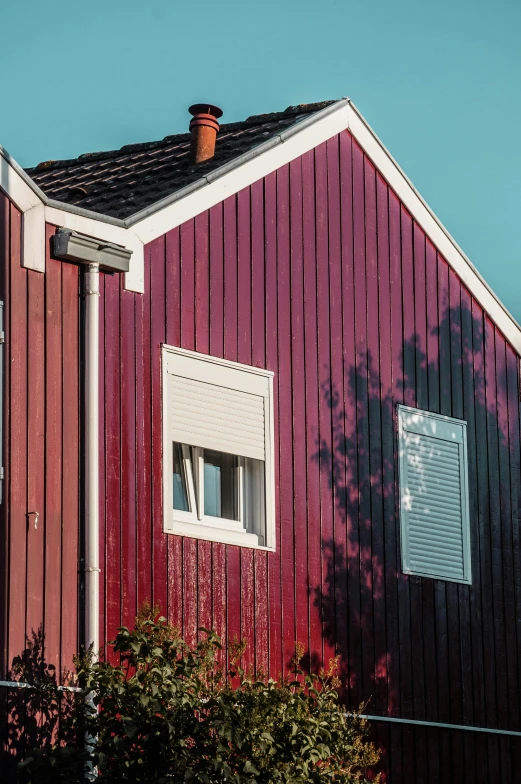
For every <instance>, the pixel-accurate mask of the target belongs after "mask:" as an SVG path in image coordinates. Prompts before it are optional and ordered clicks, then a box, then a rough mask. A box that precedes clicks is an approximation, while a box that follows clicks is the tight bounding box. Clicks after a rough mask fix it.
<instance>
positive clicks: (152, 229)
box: [0, 98, 521, 354]
mask: <svg viewBox="0 0 521 784" xmlns="http://www.w3.org/2000/svg"><path fill="white" fill-rule="evenodd" d="M343 130H349V131H350V133H352V135H353V136H354V138H355V139H356V140H357V142H358V143H359V144H360V146H361V147H362V149H363V150H364V151H365V152H366V154H367V155H368V156H369V158H371V160H372V161H373V163H374V165H375V166H376V168H377V169H378V170H379V171H380V173H381V174H382V176H383V177H384V178H385V179H386V180H387V182H388V184H389V185H390V187H391V188H392V189H393V190H394V191H395V193H396V195H397V196H398V198H399V199H400V200H401V201H402V203H403V204H404V206H405V207H406V208H407V209H408V210H409V212H410V213H411V215H412V217H413V218H414V220H415V221H416V222H417V223H418V224H419V225H420V226H421V227H422V228H423V230H424V231H425V232H426V234H427V236H428V237H429V239H430V240H431V241H432V243H433V244H434V245H435V246H436V247H437V248H438V250H439V251H440V253H441V254H442V255H443V256H444V258H445V259H446V260H447V262H448V263H449V264H450V266H451V267H452V268H453V269H454V271H455V272H456V273H457V275H458V276H459V277H460V278H461V280H462V281H463V283H464V284H465V286H466V287H467V288H468V289H469V291H470V293H471V294H472V295H473V296H474V297H475V298H476V300H477V301H478V302H479V303H480V305H481V306H482V307H483V308H484V310H485V311H486V312H487V313H488V315H489V316H490V317H491V318H492V320H493V321H494V322H495V324H496V325H497V326H498V328H499V329H500V330H501V331H502V332H503V334H504V335H505V337H506V338H507V340H508V341H509V342H510V343H511V344H512V346H513V347H514V348H515V350H516V351H517V352H518V353H519V354H521V327H520V326H519V325H518V324H517V322H516V321H515V319H514V318H513V316H512V315H511V314H510V313H509V312H508V310H507V309H506V308H505V307H504V305H503V304H502V303H501V302H500V300H499V299H498V298H497V296H496V295H495V294H494V292H493V291H492V290H491V289H490V287H489V286H488V285H487V283H486V282H485V281H484V279H483V278H482V277H481V275H480V274H479V272H478V271H477V270H476V269H475V267H474V266H473V265H472V263H471V262H470V260H469V259H468V258H467V256H466V255H465V254H464V253H463V251H462V250H461V248H459V246H458V245H457V243H456V242H455V241H454V239H453V238H452V237H451V235H450V234H449V232H448V231H447V230H446V229H445V227H444V226H443V225H442V224H441V222H440V221H439V220H438V218H437V217H436V216H435V215H434V213H433V212H432V210H431V209H430V208H429V207H428V206H427V204H426V203H425V201H424V200H423V199H422V197H421V196H420V194H419V193H418V191H417V190H416V189H415V188H414V186H413V185H412V183H411V182H410V180H409V179H408V178H407V177H406V175H405V174H404V172H403V171H402V170H401V169H400V167H399V166H398V164H397V163H396V161H395V160H394V159H393V157H392V156H391V155H390V153H389V152H388V151H387V149H386V148H385V146H384V145H383V144H382V142H381V141H380V140H379V138H378V137H377V136H376V134H375V133H374V131H373V130H372V129H371V128H370V126H369V125H368V124H367V123H366V121H365V120H364V119H363V117H362V116H361V114H360V113H359V112H358V110H357V109H356V107H355V106H354V105H353V103H352V102H351V101H350V100H349V99H347V98H343V99H342V100H340V101H338V102H337V103H336V104H333V105H330V106H328V107H326V108H325V109H323V110H321V111H319V112H317V113H316V114H314V115H311V116H310V117H309V118H308V119H306V120H304V121H302V123H296V124H295V125H294V126H291V127H290V128H288V130H287V131H285V132H283V133H281V134H279V135H278V136H277V137H275V138H274V139H270V140H269V141H268V142H266V144H263V145H260V146H259V148H257V149H256V150H252V151H250V153H247V154H246V155H244V156H240V157H239V158H238V159H237V160H236V161H233V162H232V163H231V164H226V165H225V166H223V167H221V168H220V169H217V170H215V171H214V172H212V173H211V174H209V175H207V177H205V178H202V180H201V181H199V182H198V183H193V184H192V185H191V186H190V188H187V189H186V191H187V192H186V195H184V196H183V195H182V193H179V194H177V195H176V194H173V195H172V197H169V198H168V199H166V200H162V201H160V202H158V203H157V204H155V205H152V207H150V208H148V209H147V210H146V211H141V212H139V213H136V214H135V216H130V217H129V218H127V219H126V220H124V221H121V220H117V219H114V218H110V217H109V216H102V215H99V214H98V213H94V212H89V211H87V210H82V209H79V208H75V207H73V206H71V205H67V204H63V203H59V202H56V201H52V200H50V199H47V198H46V197H45V195H44V194H43V192H42V191H41V190H40V188H38V186H36V184H35V183H34V182H33V181H32V180H31V179H30V177H29V176H28V175H27V174H26V173H25V172H24V171H23V169H21V168H20V167H19V166H18V165H17V164H16V162H15V161H14V160H13V159H12V158H10V156H9V155H8V154H7V153H6V152H5V150H3V149H2V148H1V147H0V186H1V187H2V189H3V190H4V191H5V192H6V193H7V195H8V196H9V197H10V198H11V199H12V200H13V202H14V203H15V204H16V205H17V207H18V208H19V209H20V210H21V211H22V212H23V213H24V214H26V213H28V212H29V211H31V215H30V218H29V217H28V219H27V220H24V266H27V267H29V268H30V269H35V270H38V271H40V272H43V271H44V270H45V246H44V243H43V242H42V243H40V240H39V237H42V236H44V234H43V232H44V225H45V222H46V221H47V222H49V223H54V224H56V225H58V226H63V227H65V228H71V229H74V230H75V231H79V232H81V233H84V234H90V235H91V236H94V237H97V238H99V239H107V241H110V242H115V243H117V244H121V245H124V246H125V247H128V248H130V249H131V250H132V251H133V253H132V257H131V261H130V271H129V272H128V273H126V275H125V288H127V289H129V290H131V291H136V292H140V293H142V292H143V291H144V253H143V246H144V244H146V243H149V242H151V241H152V240H154V239H156V238H157V237H160V236H162V235H163V234H166V233H167V232H168V231H170V230H171V229H174V228H176V227H177V226H179V225H181V224H182V223H184V222H185V221H187V220H190V219H191V218H194V217H195V216H196V215H199V214H200V213H201V212H204V211H205V210H207V209H209V208H210V207H212V206H214V205H215V204H218V203H219V202H221V201H222V200H223V199H225V198H227V197H228V196H231V195H233V194H235V193H237V192H238V191H240V190H242V189H243V188H245V187H247V186H249V185H251V184H252V183H254V182H256V181H257V180H260V179H261V178H262V177H265V176H267V175H268V174H270V173H271V172H273V171H275V170H276V169H278V168H279V167H280V166H283V165H285V164H287V163H289V162H290V161H292V160H294V159H295V158H298V157H299V156H300V155H303V154H304V153H305V152H308V151H309V150H312V149H313V148H314V147H316V146H318V145H319V144H322V143H323V142H324V141H327V139H330V138H332V137H333V136H335V135H336V134H338V133H341V132H342V131H343ZM41 205H43V206H44V209H43V210H42V209H38V207H39V206H41ZM33 208H37V209H34V211H33ZM144 212H145V213H146V214H144Z"/></svg>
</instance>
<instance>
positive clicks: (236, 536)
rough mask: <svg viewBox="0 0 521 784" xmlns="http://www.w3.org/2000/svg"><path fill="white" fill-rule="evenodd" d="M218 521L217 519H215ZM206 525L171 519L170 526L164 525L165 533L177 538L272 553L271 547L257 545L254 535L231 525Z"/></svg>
mask: <svg viewBox="0 0 521 784" xmlns="http://www.w3.org/2000/svg"><path fill="white" fill-rule="evenodd" d="M215 519H218V518H215ZM223 522H224V525H222V526H220V525H214V524H213V523H212V524H211V525H208V524H207V523H205V521H204V520H202V521H201V522H195V521H193V520H191V521H190V522H188V521H186V520H182V519H178V518H173V519H172V522H171V524H170V525H168V524H165V533H167V534H177V535H178V536H188V537H190V538H191V539H203V540H205V541H208V542H220V543H221V544H234V545H237V546H239V547H249V548H251V549H254V550H265V551H267V552H274V548H273V547H265V546H264V545H260V544H259V538H258V536H257V535H256V534H250V533H247V532H246V531H244V530H240V531H239V530H236V529H235V527H234V526H233V521H231V520H230V523H232V525H230V526H226V522H225V521H223Z"/></svg>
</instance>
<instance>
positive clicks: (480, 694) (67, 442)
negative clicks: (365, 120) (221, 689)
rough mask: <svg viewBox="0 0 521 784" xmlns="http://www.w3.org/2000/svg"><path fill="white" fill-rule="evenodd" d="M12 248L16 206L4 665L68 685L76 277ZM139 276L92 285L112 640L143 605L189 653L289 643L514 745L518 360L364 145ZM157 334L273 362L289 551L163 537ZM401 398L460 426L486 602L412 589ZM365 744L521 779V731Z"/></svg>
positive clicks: (403, 707) (217, 225)
mask: <svg viewBox="0 0 521 784" xmlns="http://www.w3.org/2000/svg"><path fill="white" fill-rule="evenodd" d="M52 231H53V229H52V228H49V229H48V236H49V234H50V233H52ZM20 254H21V215H20V213H19V212H18V211H17V210H16V209H15V208H14V207H13V206H12V205H10V204H9V202H8V200H7V199H6V198H5V197H4V196H2V195H0V257H1V260H2V265H1V268H2V275H3V278H2V280H1V293H2V298H3V299H4V302H5V303H6V308H5V330H6V353H5V362H4V369H5V381H4V385H5V386H4V391H5V440H4V448H5V454H4V466H5V469H6V480H5V482H4V503H3V504H2V516H1V525H2V541H3V542H8V547H3V548H2V552H1V558H2V559H3V560H2V562H1V566H2V575H4V574H5V575H8V578H6V580H5V584H3V585H2V590H3V591H4V593H5V596H6V602H4V603H3V605H2V606H3V607H5V608H7V612H5V611H4V615H3V617H2V618H1V626H0V634H1V635H2V640H1V641H2V642H3V645H2V649H4V648H5V650H6V651H7V658H6V660H5V661H3V662H2V663H1V664H2V675H5V674H6V673H7V672H8V671H9V669H10V668H11V667H12V664H13V660H14V659H15V658H16V657H17V656H25V658H26V659H27V658H28V655H29V652H28V645H27V639H29V640H33V634H35V635H36V637H37V640H38V639H39V642H38V643H37V644H38V645H40V644H41V645H43V649H42V650H41V651H35V650H34V648H32V649H31V650H32V654H36V662H37V665H36V666H37V667H41V666H42V662H45V663H46V664H48V665H54V666H55V667H56V668H57V670H58V672H61V671H62V670H63V669H65V668H66V667H67V666H68V665H69V663H70V660H71V656H72V653H73V652H74V650H75V649H76V647H77V622H78V619H77V569H78V561H77V555H78V492H79V487H78V482H79V463H78V443H79V442H78V433H79V387H78V361H79V355H78V351H79V349H78V319H79V313H78V308H79V296H78V295H79V289H78V287H79V275H78V269H77V268H76V267H74V266H73V265H69V264H62V263H59V262H56V261H54V260H53V259H52V258H50V257H49V254H48V256H47V268H46V272H45V275H40V274H39V273H35V272H32V271H28V270H25V269H23V268H22V267H21V263H20V260H21V255H20ZM145 281H146V283H145V294H144V295H135V294H133V293H131V292H127V291H124V290H123V288H122V283H121V281H120V279H119V276H102V284H101V286H102V292H101V293H102V296H101V305H102V323H101V334H100V348H101V356H102V363H101V365H102V366H101V388H100V412H101V421H100V445H101V447H100V466H101V476H102V481H103V487H102V488H101V493H100V499H101V500H100V505H101V508H100V513H101V547H102V554H101V555H102V558H101V563H102V574H101V586H102V602H101V615H100V624H101V634H102V639H104V640H108V639H111V638H112V637H113V635H114V632H115V630H116V628H117V626H118V625H120V624H132V622H133V619H134V617H135V614H136V611H137V608H138V607H139V605H140V604H141V603H142V602H143V601H145V600H150V601H152V602H154V603H158V604H160V605H161V607H162V609H163V610H164V611H165V612H167V613H168V615H169V617H170V619H171V620H172V621H173V622H175V623H176V624H178V625H179V626H180V627H181V629H182V630H183V633H184V634H185V636H186V638H187V639H188V640H189V641H193V640H195V639H196V638H197V634H198V628H199V626H213V627H214V628H215V629H216V630H217V631H218V632H219V633H220V634H221V635H222V636H223V637H224V638H230V637H233V636H235V635H237V636H238V637H245V638H247V640H248V642H249V646H248V649H247V651H246V653H245V664H246V665H254V666H256V667H258V668H262V669H263V670H269V671H270V672H271V673H272V674H273V675H277V674H279V673H280V672H281V671H282V670H283V669H285V668H286V667H287V666H288V663H289V660H290V658H291V655H292V652H293V649H294V644H295V641H296V640H298V641H299V642H303V643H304V645H305V647H306V650H307V660H308V663H309V666H311V667H312V668H318V667H320V666H321V665H322V664H323V663H325V662H327V660H328V659H329V658H330V657H331V656H334V655H339V657H340V659H339V661H340V668H341V675H342V678H343V680H344V682H345V689H344V694H343V697H344V699H345V701H346V704H347V705H348V706H349V707H352V708H356V707H358V706H359V705H360V703H361V702H363V701H368V704H367V708H366V710H367V712H370V713H375V714H383V715H385V714H389V715H394V716H399V717H402V718H411V719H419V720H427V721H439V722H450V723H457V724H475V725H480V726H487V727H497V728H504V729H509V730H517V731H519V730H520V729H521V726H520V721H521V718H520V714H521V706H520V704H519V701H520V700H519V694H520V685H521V684H520V676H521V671H520V660H519V656H518V650H519V647H520V645H521V620H520V619H521V553H520V532H519V510H520V470H521V456H520V422H519V378H518V362H519V358H518V356H517V355H516V354H515V352H514V351H513V349H512V348H511V346H510V345H509V344H508V343H507V342H506V341H505V339H504V338H503V336H502V335H501V333H500V332H499V331H498V330H497V329H496V328H495V327H494V325H493V324H492V323H491V322H490V320H489V318H488V317H487V315H486V314H485V313H484V312H483V311H482V309H481V308H480V306H479V305H478V303H477V302H476V301H475V300H474V299H473V298H472V297H471V295H470V294H469V292H468V291H467V290H466V289H465V287H464V286H463V285H462V284H461V282H460V280H459V279H458V277H457V276H456V275H455V273H454V272H453V271H452V270H451V269H450V268H449V266H448V264H447V263H446V261H445V260H444V259H443V258H442V257H441V255H440V254H439V253H438V252H437V250H436V248H434V247H433V246H432V244H431V243H430V241H429V240H428V239H427V238H426V237H425V234H424V233H423V231H422V229H421V227H419V226H418V225H416V224H415V222H414V221H413V220H412V218H411V216H410V215H409V214H408V213H407V211H406V210H405V208H404V207H403V206H402V205H401V204H400V202H399V200H398V199H397V197H396V196H395V194H394V193H393V192H392V191H391V190H390V188H389V187H388V186H387V184H386V182H385V181H384V180H383V179H382V177H381V176H380V175H379V174H378V172H377V171H375V169H374V167H373V165H372V163H371V162H370V161H369V160H368V159H367V157H366V156H365V155H364V154H363V152H362V151H361V150H360V148H359V147H358V146H357V144H356V142H354V140H352V138H351V137H350V135H349V134H348V133H347V132H344V133H342V134H340V135H339V136H336V137H334V138H333V139H331V140H330V141H328V142H327V143H325V144H323V145H321V146H320V147H318V148H316V149H315V150H313V151H311V152H308V153H306V154H305V155H304V156H302V157H301V158H299V159H297V160H296V161H293V162H292V163H291V164H289V165H288V166H285V167H283V168H281V169H280V170H278V171H277V172H273V173H272V174H270V175H269V176H267V177H266V178H265V179H264V180H261V181H259V182H257V183H255V184H254V185H252V186H251V187H249V188H247V189H245V190H243V191H241V192H240V193H239V194H237V195H235V196H231V197H229V198H228V199H227V200H226V201H225V202H223V203H222V204H218V205H216V206H215V207H213V208H212V209H210V210H209V211H207V212H204V213H202V214H201V215H199V216H197V217H196V218H195V219H194V220H191V221H188V222H187V223H185V224H183V225H182V226H180V227H178V228H176V229H174V230H172V231H171V232H169V233H168V234H167V235H165V236H163V237H160V238H159V239H157V240H155V241H154V242H152V243H151V244H150V245H149V246H147V248H146V258H145ZM163 342H166V343H169V344H172V345H177V346H182V347H183V348H187V349H194V350H197V351H201V352H204V353H210V354H212V355H215V356H218V357H226V358H227V359H231V360H237V361H239V362H243V363H252V364H253V365H256V366H259V367H267V368H269V369H270V370H273V371H274V373H275V411H276V416H275V437H276V450H275V472H276V486H277V494H276V514H277V550H276V552H275V553H270V554H267V553H265V552H260V551H254V550H248V549H242V548H237V547H233V546H225V545H222V544H213V543H209V542H204V541H196V540H192V539H188V538H186V539H182V538H180V537H177V536H172V535H166V534H164V533H163V521H162V514H163V509H162V444H161V433H162V429H161V374H160V346H161V343H163ZM397 403H407V404H409V405H413V406H418V407H420V408H424V409H426V410H430V411H435V412H440V413H442V414H447V415H452V416H456V417H460V418H463V419H465V420H466V421H467V423H468V424H467V428H468V444H469V484H470V512H471V524H472V572H473V584H472V586H470V587H469V586H463V585H457V584H455V583H446V582H443V581H434V580H429V579H424V578H417V577H408V576H406V575H403V574H401V571H400V542H399V517H398V509H397V482H398V476H397V459H396V449H397V444H396V441H397V434H396V416H395V411H396V404H397ZM33 511H39V512H40V516H39V524H38V528H36V529H35V527H34V516H29V517H28V516H27V513H28V512H33ZM42 638H43V643H41V639H42ZM32 654H31V655H32ZM1 691H2V690H0V692H1ZM16 699H17V698H16V696H15V697H13V695H12V694H9V695H7V694H6V693H5V690H4V692H3V693H0V701H2V703H3V705H4V706H5V702H6V700H7V701H9V705H10V706H12V705H15V703H16ZM1 707H2V706H1V705H0V708H1ZM15 707H16V705H15ZM18 709H19V712H20V713H24V712H25V713H26V712H27V711H26V706H24V704H23V701H22V700H21V701H20V703H19V706H18ZM4 730H5V728H4ZM4 730H3V731H4ZM374 733H375V738H376V740H377V742H378V744H380V745H381V746H382V748H383V749H384V750H385V760H384V767H385V770H386V776H387V778H386V780H387V781H392V782H418V783H420V782H432V783H433V784H434V782H436V783H437V782H439V781H441V780H443V781H445V782H447V783H450V782H454V784H456V782H457V784H461V782H467V781H468V782H483V783H484V782H487V784H491V783H493V782H496V781H497V782H499V781H512V780H516V778H517V777H518V776H519V775H520V774H521V769H520V768H521V743H519V739H514V738H509V737H504V736H498V735H477V734H474V733H458V732H450V731H448V730H442V729H440V730H432V729H425V728H421V727H417V728H414V727H411V726H406V727H403V726H397V725H390V724H385V723H383V722H382V723H379V724H378V725H377V726H376V727H375V728H374ZM4 739H5V735H4Z"/></svg>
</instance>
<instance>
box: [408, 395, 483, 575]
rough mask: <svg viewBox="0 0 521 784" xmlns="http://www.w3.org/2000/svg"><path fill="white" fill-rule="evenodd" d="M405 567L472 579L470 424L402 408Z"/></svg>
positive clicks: (427, 573) (419, 571) (412, 570)
mask: <svg viewBox="0 0 521 784" xmlns="http://www.w3.org/2000/svg"><path fill="white" fill-rule="evenodd" d="M399 415H400V428H401V430H400V449H401V457H400V485H401V496H402V539H403V541H402V551H403V560H404V570H405V571H411V572H412V573H419V574H425V575H431V576H434V577H439V578H442V579H443V578H446V579H449V580H457V581H462V582H467V581H469V576H470V564H469V562H468V560H469V548H468V534H469V532H468V524H469V522H468V511H467V510H468V501H467V482H466V442H465V431H464V428H465V423H462V422H460V421H459V420H450V419H449V418H441V417H438V416H437V415H429V414H428V413H426V412H419V411H417V410H414V409H406V408H405V407H400V411H399Z"/></svg>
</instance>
